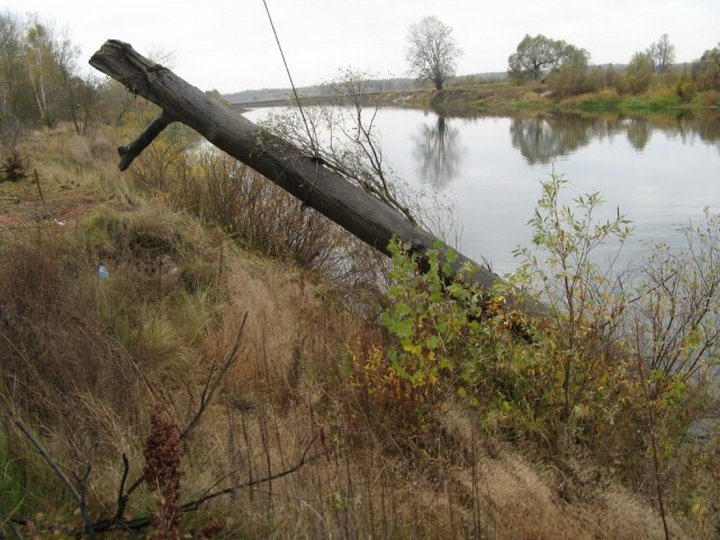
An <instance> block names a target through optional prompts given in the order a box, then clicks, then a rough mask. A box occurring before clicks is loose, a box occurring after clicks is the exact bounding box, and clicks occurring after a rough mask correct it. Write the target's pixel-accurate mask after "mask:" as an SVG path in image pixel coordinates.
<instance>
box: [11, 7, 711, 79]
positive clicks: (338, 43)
mask: <svg viewBox="0 0 720 540" xmlns="http://www.w3.org/2000/svg"><path fill="white" fill-rule="evenodd" d="M267 3H268V6H269V8H270V11H271V14H272V16H273V19H274V22H275V26H276V28H277V30H278V33H279V36H280V40H281V42H282V45H283V47H284V49H285V54H286V56H287V59H288V62H289V64H290V69H291V71H292V74H293V77H294V79H295V82H296V84H297V85H298V86H306V85H311V84H315V83H320V82H323V81H327V80H329V79H331V78H333V76H334V75H335V74H336V73H337V70H338V68H341V67H348V66H351V67H353V68H358V69H363V70H369V71H371V72H372V73H374V74H376V75H378V76H380V77H387V76H406V75H407V64H406V61H405V46H406V36H407V31H408V27H409V26H410V24H412V23H414V22H418V21H419V20H420V19H422V18H423V17H424V16H426V15H435V16H436V17H438V18H439V19H440V20H441V21H443V22H444V23H445V24H447V25H449V26H451V27H452V28H453V29H454V32H455V36H456V38H457V41H458V43H459V44H460V47H461V48H462V49H463V51H464V55H463V56H462V58H461V59H460V62H459V65H458V74H466V73H478V72H488V71H504V70H505V69H506V68H507V58H508V56H509V55H510V54H511V53H512V52H513V51H514V50H515V47H516V46H517V44H518V42H519V41H520V40H521V39H522V38H523V36H524V35H525V34H531V35H535V34H544V35H545V36H547V37H551V38H553V39H563V40H565V41H567V42H569V43H572V44H574V45H577V46H579V47H583V48H585V49H587V50H588V51H589V52H590V55H591V61H592V62H593V63H598V64H601V63H608V62H613V63H627V61H628V60H629V59H630V56H631V55H632V53H633V52H635V51H638V50H643V49H645V48H646V47H647V46H648V45H649V44H650V43H652V42H653V41H655V40H657V39H658V38H659V37H660V35H661V34H663V33H667V34H668V35H669V37H670V41H671V43H673V44H674V45H675V48H676V55H677V61H681V62H682V61H691V60H694V59H696V58H698V57H699V56H700V55H701V54H702V53H703V51H705V50H706V49H709V48H711V47H714V46H715V45H717V43H718V41H720V0H593V1H582V0H504V1H500V2H489V1H482V0H441V1H430V0H305V1H301V0H267ZM0 9H3V10H7V11H10V12H12V13H15V14H18V15H23V14H25V13H37V14H38V15H40V17H41V18H42V19H44V20H46V21H52V22H54V24H55V26H56V28H58V29H63V28H65V29H67V31H68V32H69V35H70V38H71V39H72V41H73V42H74V43H76V44H77V45H79V47H80V48H81V51H82V60H83V62H84V63H86V62H87V59H88V58H89V57H90V55H91V54H92V53H93V52H94V51H95V50H97V49H98V48H99V47H100V45H102V43H103V42H104V41H105V40H106V39H110V38H113V39H120V40H122V41H127V42H129V43H130V44H132V45H133V46H134V47H135V49H137V50H138V51H139V52H141V53H143V54H148V53H149V52H151V51H159V50H163V51H171V52H172V53H173V54H174V57H175V61H174V70H175V71H176V73H177V74H178V75H180V76H181V77H183V78H185V79H186V80H187V81H188V82H190V83H192V84H194V85H195V86H198V87H200V88H202V89H203V90H208V89H211V88H216V89H218V90H220V91H221V92H223V93H230V92H234V91H239V90H245V89H257V88H277V87H287V86H288V82H287V76H286V75H285V71H284V68H283V65H282V62H281V59H280V55H279V53H278V50H277V47H276V45H275V42H274V38H273V35H272V31H271V29H270V25H269V23H268V20H267V16H266V14H265V10H264V7H263V2H262V0H234V1H229V0H202V1H201V0H193V1H189V0H173V1H166V2H157V1H153V0H143V1H141V0H124V1H122V2H99V1H97V0H96V1H93V2H90V1H84V0H65V1H60V0H3V2H2V7H0Z"/></svg>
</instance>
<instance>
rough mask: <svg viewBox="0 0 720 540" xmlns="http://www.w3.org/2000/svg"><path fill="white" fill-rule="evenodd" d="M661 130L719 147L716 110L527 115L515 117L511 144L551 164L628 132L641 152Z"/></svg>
mask: <svg viewBox="0 0 720 540" xmlns="http://www.w3.org/2000/svg"><path fill="white" fill-rule="evenodd" d="M655 130H659V131H662V132H663V133H665V134H666V135H667V136H669V137H680V139H681V140H683V141H686V140H687V139H689V138H692V137H699V138H700V139H701V140H702V141H704V142H707V143H710V144H715V145H716V146H717V148H718V150H720V122H719V121H718V115H717V114H714V113H710V114H703V115H700V116H694V115H689V114H687V113H684V114H681V115H677V116H675V115H668V116H654V117H651V118H637V117H636V118H630V119H628V118H623V117H622V116H615V117H611V118H589V117H585V116H581V115H577V114H557V115H548V116H539V117H532V118H524V117H522V116H518V117H514V118H513V119H512V124H511V125H510V135H511V137H512V144H513V146H514V147H515V148H517V149H518V150H520V153H521V154H522V155H523V156H524V157H525V159H526V160H527V161H528V163H530V164H531V165H534V164H536V163H543V164H546V163H549V162H550V161H552V160H553V159H554V158H556V157H557V156H564V155H567V154H570V153H572V152H574V151H575V150H577V149H578V148H582V147H583V146H585V145H587V144H589V143H590V141H591V140H592V139H596V138H597V139H602V138H605V137H613V136H614V135H616V134H618V133H625V135H626V136H627V138H628V141H629V142H630V144H631V145H632V146H633V147H634V148H635V149H636V150H639V151H642V150H644V149H645V147H646V146H647V144H648V142H649V141H650V138H651V136H652V132H653V131H655Z"/></svg>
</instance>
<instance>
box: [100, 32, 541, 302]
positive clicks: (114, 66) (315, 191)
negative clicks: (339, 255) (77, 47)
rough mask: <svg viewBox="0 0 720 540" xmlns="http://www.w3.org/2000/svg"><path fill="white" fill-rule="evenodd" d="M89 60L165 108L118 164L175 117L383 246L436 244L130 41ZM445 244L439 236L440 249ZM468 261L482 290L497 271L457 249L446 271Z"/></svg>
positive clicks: (419, 249) (419, 248)
mask: <svg viewBox="0 0 720 540" xmlns="http://www.w3.org/2000/svg"><path fill="white" fill-rule="evenodd" d="M90 64H91V65H92V66H93V67H95V68H96V69H98V70H100V71H102V72H103V73H105V74H107V75H109V76H110V77H112V78H113V79H116V80H117V81H119V82H120V83H122V84H123V85H125V86H126V87H127V88H128V89H129V90H130V91H132V92H134V93H135V94H138V95H140V96H142V97H144V98H146V99H148V100H150V101H152V102H153V103H155V104H156V105H158V106H159V107H160V108H161V109H162V110H163V113H162V116H161V117H160V118H159V119H157V120H156V121H155V122H153V124H151V126H149V128H148V129H146V130H145V132H144V133H143V135H142V136H141V137H140V138H139V139H138V140H137V141H135V142H134V143H131V144H130V145H128V146H125V147H121V156H122V161H121V168H126V167H127V166H128V165H129V163H130V162H132V159H134V158H135V157H136V155H137V154H139V152H141V151H142V150H143V149H144V148H145V147H146V146H147V145H148V144H149V143H150V142H151V140H152V138H153V137H154V136H156V135H157V134H158V133H159V132H160V131H162V128H164V127H165V126H166V125H167V121H168V120H175V121H179V122H182V123H183V124H186V125H187V126H189V127H191V128H192V129H194V130H195V131H197V132H198V133H200V134H201V135H202V136H203V137H205V138H206V139H207V140H208V141H209V142H210V143H212V144H213V145H215V146H216V147H218V148H220V149H221V150H223V151H225V152H227V153H228V154H230V155H231V156H233V157H234V158H236V159H238V160H240V161H242V162H243V163H245V164H247V165H248V166H250V167H251V168H253V169H255V170H256V171H257V172H259V173H260V174H262V175H263V176H265V177H267V178H268V179H270V180H272V181H273V182H275V183H276V184H277V185H279V186H280V187H282V188H283V189H285V190H286V191H288V192H290V193H291V194H292V195H294V196H295V197H297V198H298V199H299V200H301V201H302V202H303V203H304V204H306V205H307V206H310V207H312V208H314V209H315V210H317V211H318V212H320V213H321V214H323V215H325V216H326V217H328V218H330V219H331V220H333V221H334V222H335V223H337V224H338V225H340V226H341V227H343V228H344V229H346V230H347V231H349V232H350V233H352V234H353V235H355V236H356V237H358V238H360V239H361V240H363V241H364V242H366V243H367V244H369V245H371V246H372V247H374V248H376V249H377V250H379V251H381V252H383V253H385V254H388V250H387V248H388V244H389V243H390V241H391V239H392V238H393V237H397V238H398V239H399V240H400V241H402V242H403V243H405V244H409V246H410V251H411V252H412V253H416V254H418V255H419V257H420V258H421V260H424V257H425V255H426V254H427V252H428V251H429V250H431V249H433V248H434V247H435V246H437V245H438V239H437V238H436V237H435V236H434V235H433V234H431V233H429V232H428V231H425V230H424V229H422V228H421V227H419V226H417V225H415V224H413V223H411V222H410V221H409V220H408V219H406V218H405V217H404V216H402V215H401V214H400V212H398V211H396V210H395V209H393V208H391V207H389V206H388V205H386V204H385V203H383V202H382V201H380V200H379V199H377V198H375V197H373V196H372V195H370V194H368V193H366V192H365V191H363V190H362V189H361V188H360V187H358V186H356V185H354V184H352V183H350V182H349V181H348V180H347V179H345V178H344V177H342V176H341V175H339V174H337V173H335V172H334V171H332V170H330V169H328V168H326V167H324V166H323V165H322V164H321V163H319V162H318V160H317V159H313V157H312V156H308V155H306V154H304V153H302V152H301V151H300V150H298V149H297V148H296V147H294V146H291V145H290V144H288V143H286V142H285V141H283V140H281V139H279V138H278V137H275V136H273V135H271V134H269V133H268V132H267V131H266V130H263V129H261V128H260V127H259V126H257V125H255V124H254V123H252V122H250V121H249V120H248V119H246V118H245V117H243V116H242V115H241V114H240V113H238V112H237V111H234V110H232V109H230V108H229V107H228V106H227V105H225V104H223V103H221V102H219V101H217V100H215V99H213V98H211V97H209V96H207V95H206V94H205V93H204V92H202V91H201V90H200V89H198V88H196V87H194V86H192V85H190V84H188V83H187V82H186V81H184V80H183V79H181V78H180V77H178V76H177V75H175V74H174V73H173V72H172V71H170V70H169V69H167V68H165V67H163V66H161V65H159V64H156V63H154V62H152V61H150V60H148V59H147V58H144V57H143V56H141V55H140V54H138V53H137V52H136V51H135V50H134V49H133V48H132V46H130V45H129V44H127V43H123V42H121V41H117V40H108V41H107V42H106V43H105V44H104V45H103V46H102V47H101V48H100V50H98V51H97V52H96V53H95V54H94V55H93V56H92V58H91V59H90ZM148 137H149V138H148ZM448 249H449V248H448V247H447V246H445V245H444V244H443V245H442V247H441V248H440V251H441V252H442V251H446V250H448ZM468 267H472V269H473V270H472V272H471V274H469V275H468V276H466V277H467V278H468V279H471V280H472V281H473V282H475V283H476V284H477V285H479V286H480V287H481V288H483V289H484V290H486V289H487V288H489V287H491V286H492V285H493V284H495V283H497V281H498V280H499V279H500V278H499V277H498V276H497V275H496V274H495V273H493V272H491V271H490V270H488V269H486V268H484V267H482V266H480V265H478V264H476V263H474V262H473V261H471V260H470V259H469V258H467V257H465V256H464V255H462V254H458V256H457V258H456V259H455V260H454V262H453V263H452V264H451V268H452V274H451V275H450V276H448V277H449V278H453V277H455V276H456V275H457V274H458V273H459V272H460V271H461V270H462V271H463V272H467V268H468ZM527 307H528V306H527V305H526V306H525V308H526V309H527ZM530 311H535V309H534V308H531V309H530Z"/></svg>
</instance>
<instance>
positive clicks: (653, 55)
mask: <svg viewBox="0 0 720 540" xmlns="http://www.w3.org/2000/svg"><path fill="white" fill-rule="evenodd" d="M645 52H646V53H647V55H648V56H649V57H650V59H651V60H652V62H653V67H654V68H655V73H665V72H666V71H667V70H668V69H670V66H671V65H672V63H673V62H674V61H675V45H673V44H672V43H670V40H668V35H667V34H663V35H662V36H660V39H659V40H657V41H656V42H654V43H651V44H650V46H649V47H648V48H647V50H646V51H645Z"/></svg>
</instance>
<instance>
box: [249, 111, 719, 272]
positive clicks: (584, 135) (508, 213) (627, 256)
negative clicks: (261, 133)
mask: <svg viewBox="0 0 720 540" xmlns="http://www.w3.org/2000/svg"><path fill="white" fill-rule="evenodd" d="M264 114H266V112H264V111H262V110H258V111H251V112H250V113H249V114H248V115H247V116H248V117H249V118H250V119H252V120H257V119H258V118H261V117H262V116H264ZM377 126H378V128H379V131H380V135H381V138H382V146H383V151H384V154H385V160H386V161H387V163H388V164H389V165H390V166H392V167H393V168H394V169H395V170H396V171H397V172H399V174H400V175H401V176H402V177H403V178H404V179H405V180H406V181H407V182H408V183H409V184H410V185H412V186H414V187H416V188H419V189H430V188H433V189H438V190H440V191H441V192H443V193H445V194H447V195H448V196H449V197H451V198H452V199H454V200H455V201H456V202H457V206H458V211H459V216H458V219H459V220H460V224H461V228H462V236H461V238H460V246H459V247H460V250H461V251H462V252H463V253H465V254H466V255H467V256H469V257H471V258H473V259H475V260H482V259H487V260H489V261H490V262H491V263H492V266H493V269H494V270H495V271H496V272H498V273H500V274H503V273H505V272H510V271H512V270H513V269H514V268H515V267H516V266H517V261H516V260H515V259H514V258H513V256H512V251H513V249H514V248H516V247H517V246H518V245H529V244H530V238H531V232H530V229H529V228H528V227H527V225H526V224H527V221H528V220H529V219H530V217H531V216H532V214H533V209H534V208H535V204H536V202H537V199H538V197H539V196H540V180H541V179H546V178H548V176H549V174H550V173H551V172H552V171H553V170H554V171H555V172H556V173H558V174H562V175H564V176H565V178H566V179H568V180H569V181H570V186H569V188H568V189H567V191H566V195H567V197H566V199H567V201H568V202H570V200H571V199H572V198H573V197H575V196H577V195H579V194H583V193H588V192H592V191H599V192H601V193H602V194H603V196H604V199H605V204H604V205H603V208H602V210H601V212H600V213H599V214H598V215H599V216H600V217H601V218H609V217H613V216H614V215H615V212H616V209H617V208H618V207H619V208H620V211H621V212H622V213H625V214H627V216H628V217H629V218H630V219H631V220H632V222H633V224H634V227H635V232H634V235H633V238H632V239H631V241H630V242H628V244H627V245H626V246H625V248H624V250H623V254H622V257H621V261H622V262H623V263H627V262H630V261H631V260H633V259H635V258H637V257H638V255H639V254H641V253H642V251H643V242H646V241H652V240H664V241H666V242H668V243H670V244H671V245H674V246H679V245H681V244H683V237H682V234H681V233H679V232H678V231H677V227H678V226H679V225H687V224H688V223H689V222H691V221H692V222H693V223H698V224H700V223H701V221H702V217H703V208H704V207H705V206H709V207H710V208H711V210H713V211H715V212H718V211H720V118H719V117H718V116H707V117H704V118H687V117H677V118H672V119H665V120H662V121H649V120H645V119H631V118H615V119H612V120H600V119H588V118H582V117H580V116H577V115H555V114H551V115H539V116H535V117H528V116H516V117H507V116H503V117H497V116H482V117H475V118H442V117H439V116H438V115H437V114H435V113H432V112H423V111H418V110H409V109H381V110H380V111H379V113H378V117H377ZM610 253H611V250H610V249H609V248H608V249H607V250H605V252H604V254H602V253H601V254H600V256H601V257H602V256H605V257H609V256H610Z"/></svg>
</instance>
